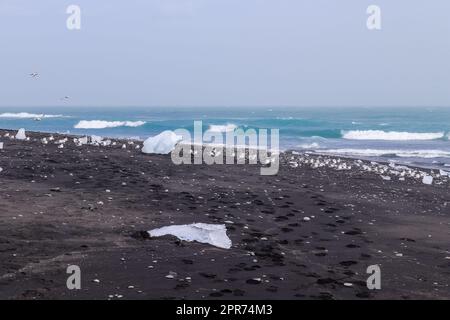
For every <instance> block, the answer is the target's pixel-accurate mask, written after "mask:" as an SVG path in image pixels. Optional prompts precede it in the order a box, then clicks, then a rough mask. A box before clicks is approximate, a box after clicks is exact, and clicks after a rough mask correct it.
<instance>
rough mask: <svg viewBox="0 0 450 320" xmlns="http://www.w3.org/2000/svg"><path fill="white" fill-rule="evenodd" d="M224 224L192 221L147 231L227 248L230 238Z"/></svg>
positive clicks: (155, 234)
mask: <svg viewBox="0 0 450 320" xmlns="http://www.w3.org/2000/svg"><path fill="white" fill-rule="evenodd" d="M226 231H227V229H226V227H225V225H224V224H207V223H194V224H189V225H173V226H167V227H162V228H158V229H153V230H150V231H148V233H149V234H150V237H161V236H165V235H173V236H175V237H177V238H179V239H180V240H184V241H189V242H192V241H197V242H200V243H209V244H211V245H213V246H215V247H219V248H223V249H229V248H231V240H230V238H228V236H227V232H226Z"/></svg>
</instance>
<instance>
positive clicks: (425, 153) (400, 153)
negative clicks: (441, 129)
mask: <svg viewBox="0 0 450 320" xmlns="http://www.w3.org/2000/svg"><path fill="white" fill-rule="evenodd" d="M320 153H330V154H334V155H350V156H365V157H381V156H387V155H389V156H397V157H406V158H450V152H449V151H444V150H391V149H386V150H384V149H328V150H320Z"/></svg>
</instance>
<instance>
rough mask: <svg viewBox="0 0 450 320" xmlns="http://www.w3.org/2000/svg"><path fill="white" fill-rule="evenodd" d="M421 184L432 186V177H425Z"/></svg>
mask: <svg viewBox="0 0 450 320" xmlns="http://www.w3.org/2000/svg"><path fill="white" fill-rule="evenodd" d="M422 183H424V184H433V177H432V176H425V177H423V179H422Z"/></svg>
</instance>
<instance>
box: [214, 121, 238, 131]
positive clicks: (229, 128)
mask: <svg viewBox="0 0 450 320" xmlns="http://www.w3.org/2000/svg"><path fill="white" fill-rule="evenodd" d="M236 128H237V125H235V124H233V123H228V124H225V125H217V124H212V125H210V126H209V129H208V130H209V131H211V132H230V131H234V130H235V129H236Z"/></svg>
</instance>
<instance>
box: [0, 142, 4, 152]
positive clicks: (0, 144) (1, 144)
mask: <svg viewBox="0 0 450 320" xmlns="http://www.w3.org/2000/svg"><path fill="white" fill-rule="evenodd" d="M2 149H3V142H0V150H2Z"/></svg>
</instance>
